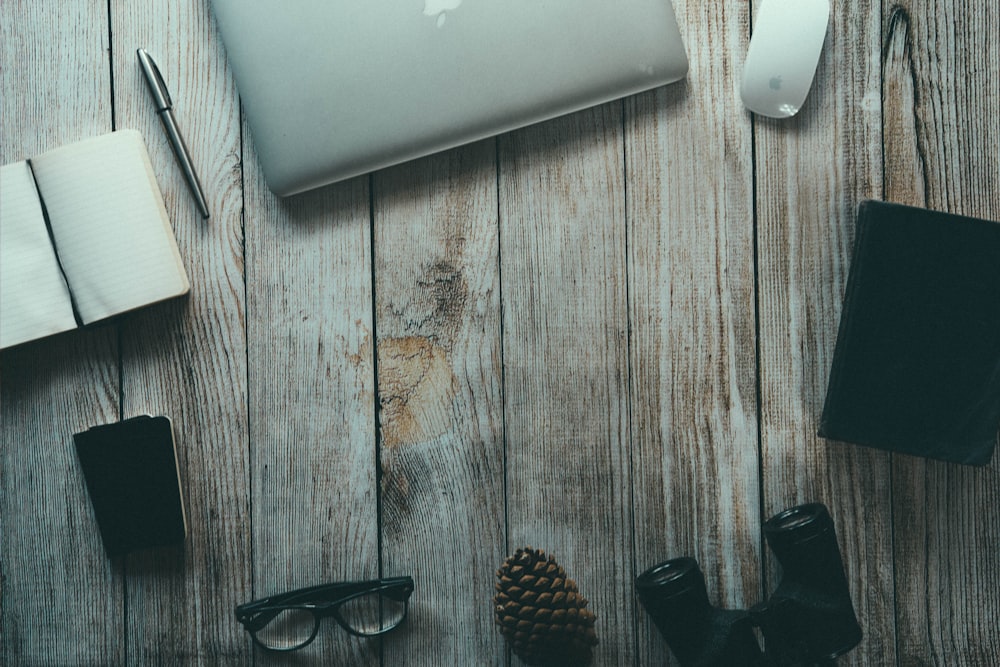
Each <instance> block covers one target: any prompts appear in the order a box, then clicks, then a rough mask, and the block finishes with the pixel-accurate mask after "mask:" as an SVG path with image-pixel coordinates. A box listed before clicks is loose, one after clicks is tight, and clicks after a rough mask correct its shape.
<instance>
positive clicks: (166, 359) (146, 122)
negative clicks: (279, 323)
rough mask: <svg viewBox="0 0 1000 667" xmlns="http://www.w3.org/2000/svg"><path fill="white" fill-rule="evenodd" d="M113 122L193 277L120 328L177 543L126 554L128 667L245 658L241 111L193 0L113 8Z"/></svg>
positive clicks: (131, 386)
mask: <svg viewBox="0 0 1000 667" xmlns="http://www.w3.org/2000/svg"><path fill="white" fill-rule="evenodd" d="M111 34H112V35H113V36H114V40H115V41H114V44H113V48H112V54H113V64H114V83H115V88H114V94H115V118H116V126H117V127H118V128H135V129H138V130H140V131H141V132H142V133H143V135H144V136H145V137H146V142H147V144H148V145H149V150H150V160H151V161H152V164H153V165H154V170H155V172H156V176H157V180H158V181H159V183H160V185H161V188H162V189H163V191H164V192H165V193H166V195H165V203H166V206H167V212H168V214H169V216H170V219H171V221H172V223H173V227H174V234H175V236H176V237H177V243H178V246H179V249H180V253H181V257H182V258H183V259H184V263H185V266H186V268H187V272H188V277H189V280H190V282H191V294H190V296H189V297H188V298H186V299H185V300H183V301H180V302H177V303H172V304H169V305H167V306H165V307H160V308H150V309H147V310H144V311H141V312H140V313H138V314H137V315H136V316H134V317H132V318H130V319H129V320H128V321H127V323H126V325H125V326H124V327H123V330H122V339H121V340H122V343H121V345H122V401H123V403H122V404H123V414H124V415H125V416H126V417H128V416H132V415H135V414H142V413H150V414H167V415H169V416H170V417H171V419H172V421H173V425H174V435H175V438H176V442H177V454H178V462H179V466H180V475H181V480H182V484H183V488H184V490H185V493H184V499H185V509H186V515H187V522H188V539H187V541H186V543H185V546H184V549H183V550H180V549H178V550H174V551H164V552H153V553H148V554H137V555H135V556H131V557H129V558H128V559H127V561H126V569H125V572H126V575H127V588H128V597H127V601H126V607H125V608H126V614H127V630H128V635H127V636H128V651H127V656H128V660H129V661H130V662H134V663H136V664H149V663H152V662H156V661H166V662H176V663H184V664H186V665H197V664H202V665H219V664H231V665H243V664H246V663H247V662H248V660H249V645H248V643H247V642H246V636H245V633H244V632H243V631H242V628H241V627H240V626H239V624H237V623H236V622H235V619H234V617H233V611H232V610H233V607H234V606H235V605H236V604H239V603H241V602H245V601H247V600H248V599H249V597H250V567H249V565H250V564H249V554H250V539H249V535H248V533H247V532H244V531H234V530H223V527H224V526H241V525H247V524H248V522H249V518H250V517H249V512H250V497H249V460H248V458H249V451H248V435H247V428H248V425H247V365H246V349H247V342H246V328H245V323H246V319H245V312H246V309H245V304H244V280H243V247H242V240H243V239H242V219H241V210H240V209H241V207H242V187H241V179H240V173H239V166H240V160H239V153H240V116H239V106H238V104H237V99H236V95H235V88H234V86H233V83H232V80H231V78H230V76H229V73H228V70H227V66H226V61H225V54H224V53H223V51H222V47H221V44H220V43H219V42H218V37H217V35H216V32H215V26H214V25H213V24H212V22H211V19H210V16H209V13H208V8H207V7H206V6H204V5H203V4H201V3H188V2H152V1H150V2H144V3H142V4H141V5H140V4H139V3H132V4H131V5H130V6H129V7H128V8H125V7H115V6H112V10H111ZM140 47H142V48H145V49H146V50H148V51H149V52H150V54H151V55H153V57H154V59H155V60H156V63H157V65H158V66H159V68H160V70H161V72H162V74H163V77H164V80H165V81H166V82H167V83H168V86H169V89H170V94H171V97H172V98H173V100H174V109H175V114H176V117H177V123H178V125H179V126H180V127H181V130H182V132H183V133H184V137H185V140H186V142H187V144H188V148H189V150H190V153H191V156H192V160H193V161H194V162H195V165H196V168H197V169H198V171H199V172H200V173H201V174H204V179H205V182H204V186H205V192H206V193H208V195H207V196H208V200H209V206H210V209H211V211H212V213H213V216H212V217H211V219H210V220H209V221H205V220H202V219H201V217H200V215H199V214H198V211H197V209H196V208H195V206H194V201H193V199H192V197H191V195H190V193H189V191H188V188H187V184H186V182H185V181H184V178H183V175H182V172H181V170H180V168H179V167H178V166H177V163H176V160H175V159H174V156H173V153H172V150H171V147H170V144H169V143H168V142H167V139H166V135H165V133H164V132H163V129H162V127H161V126H160V120H159V118H157V116H156V114H155V113H154V108H153V104H152V100H151V98H150V95H149V91H148V90H147V87H146V82H145V80H144V79H143V77H142V74H141V71H140V68H139V67H138V63H137V60H136V55H135V51H136V49H137V48H140Z"/></svg>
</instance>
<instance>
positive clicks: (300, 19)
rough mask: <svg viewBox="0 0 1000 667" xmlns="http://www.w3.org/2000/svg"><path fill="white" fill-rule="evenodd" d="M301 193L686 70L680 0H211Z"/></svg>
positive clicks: (266, 160) (285, 177)
mask: <svg viewBox="0 0 1000 667" xmlns="http://www.w3.org/2000/svg"><path fill="white" fill-rule="evenodd" d="M212 7H213V10H214V13H215V17H216V21H217V23H218V26H219V31H220V33H221V35H222V41H223V43H224V44H225V47H226V53H227V55H228V57H229V62H230V64H231V65H232V68H233V74H234V76H235V78H236V86H237V88H238V89H239V92H240V96H241V98H242V102H243V107H244V110H245V112H246V116H247V120H248V122H249V125H250V130H251V132H252V134H253V140H254V143H255V145H256V147H257V153H258V155H259V157H260V161H261V165H262V167H263V169H264V178H265V180H266V181H267V184H268V186H269V187H270V188H271V189H272V190H273V191H274V192H275V193H277V194H279V195H290V194H294V193H296V192H302V191H303V190H308V189H311V188H315V187H319V186H321V185H326V184H327V183H332V182H334V181H339V180H342V179H345V178H349V177H351V176H356V175H358V174H363V173H366V172H370V171H373V170H375V169H379V168H381V167H386V166H389V165H392V164H396V163H398V162H403V161H405V160H410V159H413V158H416V157H420V156H423V155H427V154H430V153H433V152H436V151H440V150H444V149H447V148H452V147H454V146H458V145H460V144H464V143H468V142H471V141H475V140H478V139H482V138H484V137H488V136H491V135H494V134H499V133H501V132H506V131H508V130H512V129H514V128H517V127H522V126H524V125H528V124H530V123H535V122H538V121H542V120H546V119H548V118H552V117H555V116H558V115H561V114H565V113H569V112H571V111H576V110H579V109H583V108H585V107H588V106H593V105H595V104H599V103H601V102H606V101H608V100H612V99H616V98H619V97H623V96H625V95H630V94H632V93H636V92H639V91H641V90H646V89H649V88H653V87H656V86H660V85H662V84H665V83H670V82H672V81H676V80H678V79H681V78H683V77H684V75H685V74H686V72H687V57H686V55H685V53H684V46H683V44H682V42H681V36H680V33H679V31H678V29H677V20H676V18H675V17H674V12H673V8H672V6H671V4H670V0H627V1H626V2H614V1H609V0H251V1H248V0H212Z"/></svg>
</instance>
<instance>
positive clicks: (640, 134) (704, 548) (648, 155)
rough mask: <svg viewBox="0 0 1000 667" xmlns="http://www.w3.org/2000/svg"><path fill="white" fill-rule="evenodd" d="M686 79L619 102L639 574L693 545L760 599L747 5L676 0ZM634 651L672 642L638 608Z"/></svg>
mask: <svg viewBox="0 0 1000 667" xmlns="http://www.w3.org/2000/svg"><path fill="white" fill-rule="evenodd" d="M675 8H676V10H677V13H678V20H679V22H680V25H681V30H682V33H683V34H684V35H685V46H686V47H687V52H688V54H689V55H690V57H691V62H690V69H689V73H688V77H687V79H686V81H684V82H681V83H677V84H674V85H671V86H668V87H666V88H663V89H659V90H657V91H655V92H653V93H650V94H646V95H640V96H637V97H634V98H630V99H629V100H627V101H626V107H625V108H626V111H627V118H626V145H625V152H626V158H627V159H626V177H627V193H628V202H627V213H628V279H629V306H630V312H629V320H630V331H631V336H630V343H631V354H630V359H631V364H630V368H631V406H632V407H631V424H632V442H633V448H634V460H633V470H634V473H633V480H634V481H633V497H634V504H635V510H634V511H635V520H634V523H635V537H634V539H635V544H636V563H635V567H634V569H635V571H636V573H639V572H642V571H643V570H644V569H646V568H647V567H650V566H652V565H654V564H656V563H659V562H662V561H664V560H666V559H668V558H676V557H679V556H695V557H696V558H697V560H698V562H699V565H700V567H701V569H702V571H703V572H704V573H705V578H706V584H707V587H708V590H709V594H710V596H711V600H712V602H713V603H715V604H719V605H724V606H728V607H732V608H738V607H744V608H746V607H749V606H751V605H753V604H756V603H757V602H759V601H761V599H762V597H761V591H760V588H761V571H760V559H761V556H760V548H759V547H760V532H759V526H760V519H759V513H760V512H759V506H760V499H759V480H758V469H757V460H758V459H757V454H758V452H757V389H756V358H755V347H756V340H755V322H754V317H755V313H754V305H755V304H754V243H753V233H754V226H753V200H752V192H753V189H752V186H753V173H752V166H751V160H752V137H751V128H750V118H749V115H748V114H746V113H745V112H744V110H743V108H742V105H741V103H740V101H739V96H738V94H737V92H736V83H737V81H736V77H734V76H732V74H733V73H735V72H738V71H739V64H740V63H741V62H742V58H743V54H744V53H745V52H746V42H747V36H748V29H747V26H748V25H749V12H748V7H747V6H745V5H728V6H726V8H725V11H720V7H719V6H710V5H708V4H705V3H697V2H687V3H676V4H675ZM637 621H638V637H639V646H640V654H639V655H640V659H639V664H644V665H645V664H649V665H653V664H665V663H666V660H667V655H668V652H667V648H666V644H665V642H664V641H663V639H662V637H661V636H660V635H659V633H658V632H657V631H656V628H655V627H654V626H653V624H652V623H651V622H650V620H649V617H648V616H647V614H646V613H645V611H644V610H641V609H640V611H639V618H638V619H637Z"/></svg>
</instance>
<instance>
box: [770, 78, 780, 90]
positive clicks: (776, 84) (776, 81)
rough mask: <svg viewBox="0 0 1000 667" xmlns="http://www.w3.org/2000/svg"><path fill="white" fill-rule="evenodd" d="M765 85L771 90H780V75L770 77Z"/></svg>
mask: <svg viewBox="0 0 1000 667" xmlns="http://www.w3.org/2000/svg"><path fill="white" fill-rule="evenodd" d="M767 85H768V86H770V87H771V90H781V75H780V74H779V75H778V76H772V77H771V80H770V81H768V82H767Z"/></svg>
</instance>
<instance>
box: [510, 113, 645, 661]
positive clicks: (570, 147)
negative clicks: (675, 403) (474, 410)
mask: <svg viewBox="0 0 1000 667" xmlns="http://www.w3.org/2000/svg"><path fill="white" fill-rule="evenodd" d="M623 151H624V145H623V142H622V107H621V103H612V104H607V105H603V106H601V107H597V108H595V109H591V110H588V111H585V112H581V113H578V114H574V115H572V116H569V117H566V118H561V119H559V120H556V121H553V122H549V123H545V124H542V125H538V126H534V127H531V128H529V129H526V130H521V131H519V132H514V133H512V134H509V135H506V136H504V137H501V139H500V142H499V164H500V174H499V176H500V181H499V182H500V257H501V264H500V266H501V276H502V278H501V282H502V290H501V294H502V302H503V307H504V336H503V356H504V414H505V430H506V440H507V525H508V547H509V550H513V549H516V548H517V547H521V546H526V545H530V546H533V547H536V548H540V549H544V550H546V551H547V552H548V553H550V554H553V555H554V556H555V557H556V559H557V560H558V561H559V563H560V564H561V565H562V566H563V567H564V568H565V569H566V572H567V574H568V576H570V577H571V578H573V579H575V580H576V581H577V583H578V584H579V587H580V592H581V593H582V594H583V595H584V597H586V598H588V599H589V600H590V608H591V609H592V611H593V612H594V613H595V614H597V634H598V637H599V640H600V645H599V646H598V647H597V649H596V658H595V661H596V663H597V664H618V663H621V664H625V663H629V662H632V661H633V660H634V654H635V646H634V630H633V627H634V622H635V610H634V608H633V606H632V604H631V601H632V576H631V575H632V572H631V563H632V562H633V544H632V509H631V491H630V489H631V471H630V461H631V450H630V443H629V438H628V404H627V399H628V319H627V295H626V283H625V199H624V164H623V159H624V152H623Z"/></svg>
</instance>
